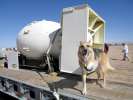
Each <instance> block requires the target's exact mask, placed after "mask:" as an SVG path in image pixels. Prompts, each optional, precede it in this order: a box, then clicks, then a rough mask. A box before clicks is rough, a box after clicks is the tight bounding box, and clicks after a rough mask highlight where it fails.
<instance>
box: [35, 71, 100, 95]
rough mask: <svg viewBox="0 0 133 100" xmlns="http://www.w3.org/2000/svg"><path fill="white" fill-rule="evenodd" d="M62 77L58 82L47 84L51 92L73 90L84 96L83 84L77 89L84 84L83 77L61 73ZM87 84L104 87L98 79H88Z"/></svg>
mask: <svg viewBox="0 0 133 100" xmlns="http://www.w3.org/2000/svg"><path fill="white" fill-rule="evenodd" d="M37 73H38V75H39V76H40V77H41V79H42V80H44V81H45V79H44V77H43V76H42V75H41V73H40V72H38V71H37ZM59 76H60V77H61V79H60V80H58V81H53V82H46V81H45V82H46V83H47V84H48V87H49V88H50V90H51V91H56V92H57V91H58V90H59V89H62V90H63V89H73V90H76V91H78V92H80V93H81V94H82V88H83V87H82V83H81V86H80V87H81V88H77V87H76V86H77V85H78V84H80V82H82V77H81V76H80V75H71V74H66V73H61V74H60V75H59ZM86 82H87V84H92V83H96V84H97V85H99V86H100V87H102V85H101V84H100V83H99V82H98V81H97V79H88V78H87V80H86Z"/></svg>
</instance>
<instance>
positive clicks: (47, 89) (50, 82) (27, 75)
mask: <svg viewBox="0 0 133 100" xmlns="http://www.w3.org/2000/svg"><path fill="white" fill-rule="evenodd" d="M129 49H130V50H131V52H130V54H132V53H133V52H132V51H133V46H129ZM118 50H119V51H120V50H121V47H120V46H112V47H111V48H110V51H112V52H113V53H112V52H110V58H111V64H112V66H113V67H115V68H116V70H115V71H113V72H109V75H108V77H107V87H106V88H101V87H100V86H99V85H97V84H96V82H95V78H96V77H95V74H93V75H90V76H89V77H88V80H87V92H88V94H87V95H86V96H83V95H82V94H81V90H82V81H81V76H76V75H72V74H66V73H62V74H61V75H60V76H56V75H54V74H51V75H48V74H46V73H45V72H43V71H37V70H25V69H20V70H9V69H6V68H4V69H3V68H1V69H0V91H1V92H3V93H6V94H9V95H11V96H13V97H15V98H17V99H20V100H25V99H30V100H45V99H46V100H54V95H53V93H54V91H56V92H57V93H58V94H59V97H60V100H107V99H108V100H132V98H133V92H132V91H133V61H130V62H128V61H121V60H120V58H119V57H121V54H120V52H119V51H118ZM115 51H118V52H117V53H115ZM130 56H131V60H132V58H133V55H130ZM101 83H102V80H101Z"/></svg>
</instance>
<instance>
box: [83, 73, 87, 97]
mask: <svg viewBox="0 0 133 100" xmlns="http://www.w3.org/2000/svg"><path fill="white" fill-rule="evenodd" d="M82 81H83V90H82V94H83V95H86V93H87V91H86V74H85V73H83V74H82Z"/></svg>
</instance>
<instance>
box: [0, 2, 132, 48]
mask: <svg viewBox="0 0 133 100" xmlns="http://www.w3.org/2000/svg"><path fill="white" fill-rule="evenodd" d="M85 3H88V5H89V6H90V7H91V8H92V9H94V10H95V11H96V12H97V13H98V14H99V15H100V16H101V17H102V18H103V19H105V21H106V42H133V0H0V48H1V47H16V37H17V34H18V32H19V31H20V30H21V29H22V28H23V27H24V26H25V25H27V24H28V23H31V22H32V21H35V20H43V19H46V20H51V21H56V22H60V19H61V12H62V9H63V8H65V7H69V6H75V5H80V4H85Z"/></svg>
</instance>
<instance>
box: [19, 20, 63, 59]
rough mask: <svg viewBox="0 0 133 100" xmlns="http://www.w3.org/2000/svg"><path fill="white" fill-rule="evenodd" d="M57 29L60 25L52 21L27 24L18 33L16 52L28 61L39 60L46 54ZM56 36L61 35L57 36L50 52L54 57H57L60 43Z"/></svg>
mask: <svg viewBox="0 0 133 100" xmlns="http://www.w3.org/2000/svg"><path fill="white" fill-rule="evenodd" d="M58 29H60V24H59V23H56V22H53V21H46V20H42V21H34V22H32V23H30V24H28V25H27V26H25V27H24V28H23V29H22V30H21V31H20V32H19V33H18V37H17V48H18V51H19V52H20V53H21V54H23V55H25V56H26V57H27V58H29V59H40V58H41V57H42V56H43V54H44V53H46V51H47V49H48V47H49V45H50V42H51V41H52V38H53V36H54V34H55V31H57V30H58ZM57 32H59V31H57ZM57 34H58V33H57ZM51 36H52V38H51ZM58 36H61V35H57V37H56V39H55V43H54V44H53V48H52V50H51V54H52V55H53V56H56V57H57V56H59V52H60V47H59V46H60V42H61V38H59V37H58ZM56 41H57V42H56Z"/></svg>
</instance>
